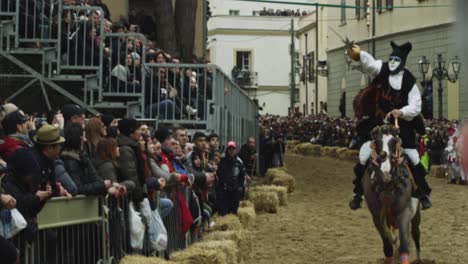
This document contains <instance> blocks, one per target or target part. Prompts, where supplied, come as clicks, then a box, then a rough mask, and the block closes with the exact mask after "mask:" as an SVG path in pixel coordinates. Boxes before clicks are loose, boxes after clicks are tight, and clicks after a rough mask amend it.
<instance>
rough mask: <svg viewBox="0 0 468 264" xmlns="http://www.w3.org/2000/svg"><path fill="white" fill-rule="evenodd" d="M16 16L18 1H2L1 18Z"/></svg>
mask: <svg viewBox="0 0 468 264" xmlns="http://www.w3.org/2000/svg"><path fill="white" fill-rule="evenodd" d="M14 15H16V1H15V0H2V1H0V16H14Z"/></svg>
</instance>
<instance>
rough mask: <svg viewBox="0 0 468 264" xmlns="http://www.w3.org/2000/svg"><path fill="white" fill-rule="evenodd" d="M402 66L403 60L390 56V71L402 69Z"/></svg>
mask: <svg viewBox="0 0 468 264" xmlns="http://www.w3.org/2000/svg"><path fill="white" fill-rule="evenodd" d="M400 64H401V59H400V58H398V57H395V56H390V58H389V60H388V67H389V68H390V71H394V70H396V69H397V68H398V67H400Z"/></svg>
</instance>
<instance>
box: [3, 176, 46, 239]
mask: <svg viewBox="0 0 468 264" xmlns="http://www.w3.org/2000/svg"><path fill="white" fill-rule="evenodd" d="M2 185H3V189H4V191H5V193H8V194H10V195H11V196H13V197H14V198H15V199H16V208H17V209H18V211H19V212H20V213H21V215H23V217H24V219H25V220H26V222H27V223H28V225H27V227H26V228H25V229H24V230H22V231H21V233H20V234H21V235H22V237H23V238H25V239H26V240H28V241H32V240H33V239H34V237H35V235H36V233H37V215H38V214H39V212H40V211H41V210H42V208H43V207H44V204H45V201H41V200H40V199H39V197H37V196H36V191H37V188H36V187H35V186H34V184H31V185H27V184H25V183H22V182H20V181H19V180H18V179H17V178H16V177H15V176H14V175H11V174H9V175H7V176H6V177H5V179H3V181H2Z"/></svg>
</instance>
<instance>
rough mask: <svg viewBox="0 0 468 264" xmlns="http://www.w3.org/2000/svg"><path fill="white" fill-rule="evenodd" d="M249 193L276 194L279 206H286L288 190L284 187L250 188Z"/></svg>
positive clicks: (265, 186)
mask: <svg viewBox="0 0 468 264" xmlns="http://www.w3.org/2000/svg"><path fill="white" fill-rule="evenodd" d="M249 192H276V193H277V194H278V199H279V203H280V205H281V206H286V205H288V189H287V188H286V187H284V186H273V185H260V186H255V187H252V188H251V189H250V190H249Z"/></svg>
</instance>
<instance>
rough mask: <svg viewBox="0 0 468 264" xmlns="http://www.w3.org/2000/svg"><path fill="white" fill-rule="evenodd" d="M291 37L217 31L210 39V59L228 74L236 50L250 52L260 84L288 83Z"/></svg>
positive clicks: (278, 84)
mask: <svg viewBox="0 0 468 264" xmlns="http://www.w3.org/2000/svg"><path fill="white" fill-rule="evenodd" d="M289 43H290V40H289V38H288V37H284V36H271V37H270V36H261V37H256V36H240V35H224V36H222V35H217V36H216V40H215V41H212V42H210V44H209V47H210V50H211V52H210V54H211V60H212V62H213V63H214V64H216V65H218V66H219V67H221V69H223V71H224V72H225V73H227V74H230V73H231V70H232V69H233V67H234V64H235V51H236V50H250V51H251V52H252V69H251V70H252V71H253V72H257V73H258V79H257V83H258V85H259V86H287V85H288V84H289V71H290V68H291V67H290V65H291V63H290V56H289V53H288V45H289Z"/></svg>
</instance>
